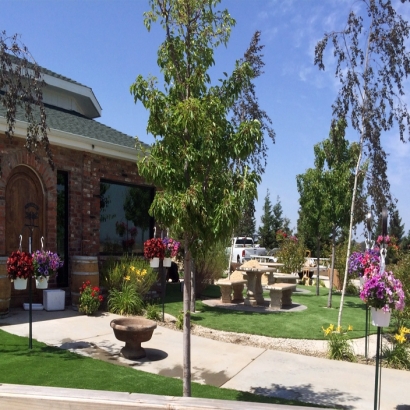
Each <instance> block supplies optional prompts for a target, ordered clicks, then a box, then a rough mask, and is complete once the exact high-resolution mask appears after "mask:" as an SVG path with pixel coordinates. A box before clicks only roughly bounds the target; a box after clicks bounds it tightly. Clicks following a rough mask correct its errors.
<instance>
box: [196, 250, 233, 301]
mask: <svg viewBox="0 0 410 410" xmlns="http://www.w3.org/2000/svg"><path fill="white" fill-rule="evenodd" d="M194 264H195V295H197V296H199V295H201V293H202V292H203V291H204V289H205V288H206V287H207V286H208V285H209V284H211V283H212V282H213V281H214V280H216V279H219V278H221V277H222V275H223V273H224V271H225V270H226V268H227V265H228V263H227V260H226V247H225V246H224V244H222V243H218V244H216V245H214V246H213V247H212V248H211V249H209V250H208V251H207V252H206V253H202V254H201V253H200V254H199V255H198V256H197V258H196V259H195V260H194Z"/></svg>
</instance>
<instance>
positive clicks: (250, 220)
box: [235, 199, 256, 238]
mask: <svg viewBox="0 0 410 410" xmlns="http://www.w3.org/2000/svg"><path fill="white" fill-rule="evenodd" d="M255 233H256V221H255V201H254V200H253V199H252V200H251V201H249V204H248V206H247V207H246V208H245V210H244V211H243V212H242V215H241V219H240V221H239V224H238V226H237V227H236V229H235V236H250V237H252V238H253V237H254V236H255Z"/></svg>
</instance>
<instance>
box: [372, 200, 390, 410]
mask: <svg viewBox="0 0 410 410" xmlns="http://www.w3.org/2000/svg"><path fill="white" fill-rule="evenodd" d="M382 236H383V241H382V243H381V246H380V247H381V249H380V273H383V272H384V269H385V266H386V254H387V251H386V243H385V237H386V236H387V208H385V207H384V208H383V209H382ZM381 350H382V345H381V327H380V326H377V342H376V371H375V379H374V410H378V409H380V390H381V370H382V368H381V366H380V353H381Z"/></svg>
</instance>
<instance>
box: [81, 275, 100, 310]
mask: <svg viewBox="0 0 410 410" xmlns="http://www.w3.org/2000/svg"><path fill="white" fill-rule="evenodd" d="M102 301H103V297H102V296H101V295H100V288H99V287H98V286H91V283H90V281H89V280H88V281H87V282H84V283H83V286H81V288H80V298H79V301H78V310H79V311H80V312H81V313H85V314H86V315H88V316H91V315H94V314H95V312H97V310H98V308H99V307H100V304H101V302H102Z"/></svg>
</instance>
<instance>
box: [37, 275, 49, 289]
mask: <svg viewBox="0 0 410 410" xmlns="http://www.w3.org/2000/svg"><path fill="white" fill-rule="evenodd" d="M36 288H37V289H47V288H48V276H37V277H36Z"/></svg>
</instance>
